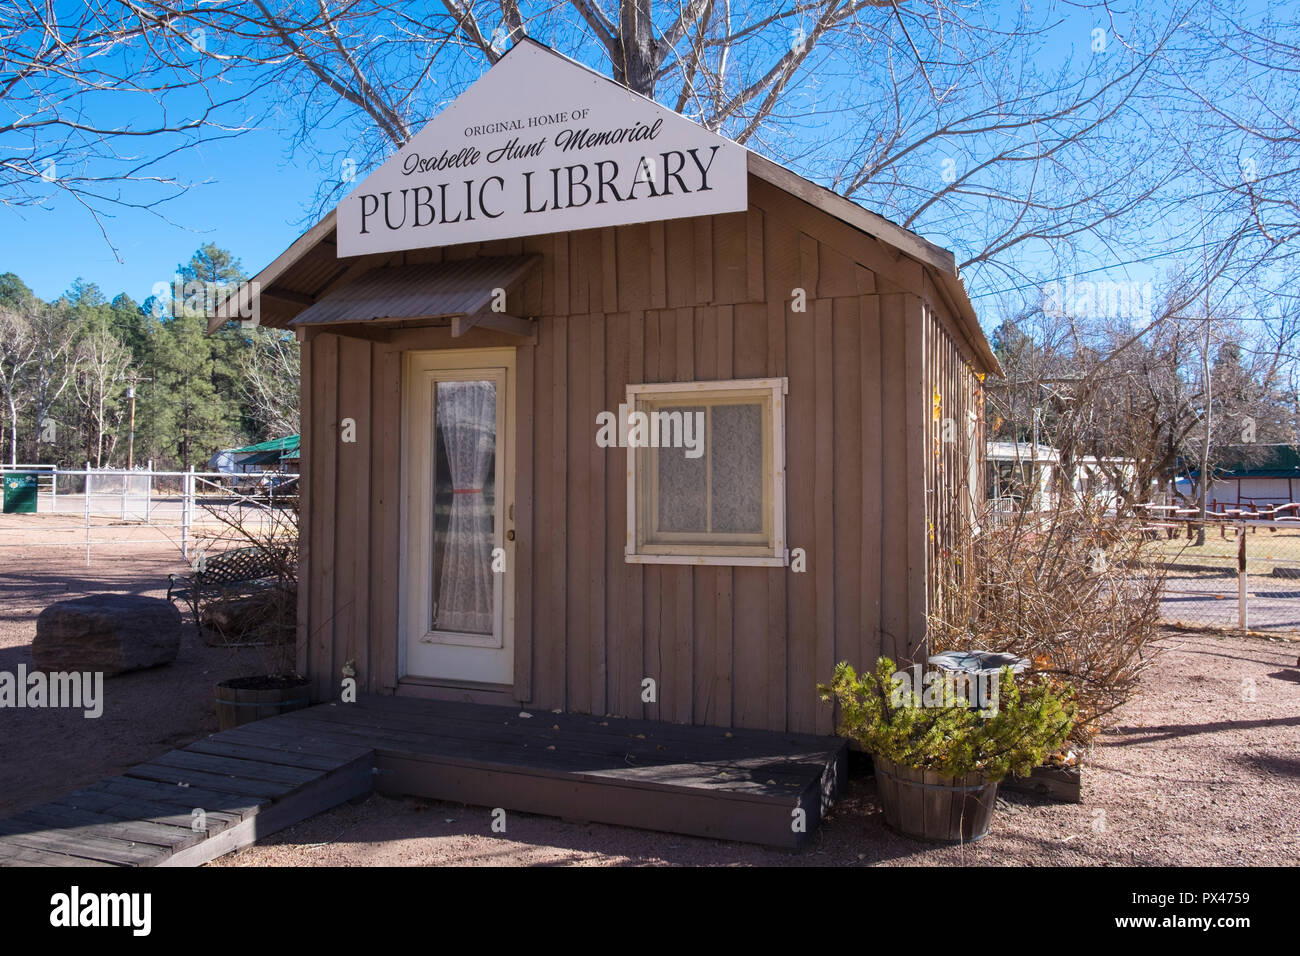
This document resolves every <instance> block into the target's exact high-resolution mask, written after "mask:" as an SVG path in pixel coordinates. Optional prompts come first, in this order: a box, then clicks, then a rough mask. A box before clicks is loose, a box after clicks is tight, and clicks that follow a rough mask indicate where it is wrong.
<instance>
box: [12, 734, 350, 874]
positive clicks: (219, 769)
mask: <svg viewBox="0 0 1300 956" xmlns="http://www.w3.org/2000/svg"><path fill="white" fill-rule="evenodd" d="M278 719H279V718H272V719H271V720H265V721H260V722H258V723H256V724H249V725H247V726H245V727H240V728H238V729H236V730H229V731H226V732H224V733H220V734H214V735H213V736H211V737H209V738H207V739H206V740H201V741H199V742H198V743H194V744H191V745H190V746H188V747H185V748H183V749H181V750H173V751H171V752H170V753H166V754H163V755H162V756H160V757H158V758H156V759H155V760H151V761H150V762H149V763H144V764H140V765H139V766H137V767H132V768H131V769H130V770H128V771H127V772H126V773H124V774H123V775H121V776H119V777H110V778H108V779H107V780H102V781H100V782H99V783H97V784H95V785H94V786H91V787H87V788H85V789H84V790H77V791H75V792H74V793H69V794H67V795H66V796H62V797H60V798H59V799H57V800H55V801H54V802H52V803H46V804H42V805H40V806H36V807H31V808H30V809H27V810H24V811H23V812H22V813H19V814H17V815H16V816H13V817H10V818H8V819H4V820H0V866H196V865H198V864H200V863H206V862H208V861H209V860H213V859H216V858H217V857H219V856H221V855H222V854H224V853H229V852H230V851H231V850H235V849H238V848H239V847H241V846H247V845H248V844H250V843H253V842H254V841H255V840H257V839H259V838H260V837H264V836H266V835H268V834H271V833H274V832H275V831H276V830H280V829H282V828H284V827H287V826H289V825H290V824H293V823H297V822H298V821H299V820H303V819H306V818H307V817H309V816H311V815H313V814H315V813H319V812H320V811H322V810H327V809H329V808H330V807H333V806H336V805H338V804H340V803H342V802H343V801H345V800H349V799H351V798H352V797H355V796H358V795H361V794H365V793H369V792H370V778H371V769H372V760H371V748H369V747H365V746H357V745H353V744H343V743H330V744H321V743H319V742H317V743H308V742H303V743H301V744H299V743H297V742H296V741H293V740H291V739H288V738H286V737H284V736H283V735H279V734H274V733H270V732H269V731H270V730H271V728H270V726H269V725H270V724H272V723H274V721H276V720H278Z"/></svg>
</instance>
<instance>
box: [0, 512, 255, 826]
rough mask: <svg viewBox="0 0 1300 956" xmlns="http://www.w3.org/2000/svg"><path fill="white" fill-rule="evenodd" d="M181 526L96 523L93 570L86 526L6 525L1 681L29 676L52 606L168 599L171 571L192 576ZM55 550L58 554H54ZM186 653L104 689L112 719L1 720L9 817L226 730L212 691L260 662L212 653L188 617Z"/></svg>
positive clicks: (15, 519) (4, 811)
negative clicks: (119, 597) (103, 598)
mask: <svg viewBox="0 0 1300 956" xmlns="http://www.w3.org/2000/svg"><path fill="white" fill-rule="evenodd" d="M174 536H177V530H176V529H175V528H165V529H159V528H149V527H147V526H142V525H123V524H120V523H115V522H111V521H109V520H108V519H99V520H97V521H96V522H95V525H94V527H93V528H92V541H94V542H95V543H94V544H93V545H92V548H91V566H90V567H89V568H87V567H86V552H85V526H84V522H83V519H82V518H81V517H80V516H64V515H39V514H38V515H4V516H3V518H2V519H0V546H3V547H0V561H3V562H4V563H3V566H0V671H8V672H9V673H11V674H12V673H16V671H17V669H18V665H19V664H25V665H27V667H29V668H30V667H31V666H32V654H31V643H32V639H33V638H34V637H35V636H36V616H37V615H38V614H40V612H41V610H42V609H43V608H45V607H46V606H47V605H49V604H53V603H54V602H55V601H62V600H67V599H69V598H74V597H80V596H82V595H85V594H95V593H108V592H113V593H119V594H142V595H147V596H150V597H165V596H166V594H167V575H168V573H169V572H184V571H186V570H187V567H186V564H185V562H184V561H183V560H182V559H181V554H180V549H179V546H178V545H176V544H173V543H171V542H170V540H169V538H170V537H174ZM52 544H57V545H60V546H58V547H51V546H50V545H52ZM182 613H183V615H184V617H185V619H186V624H185V628H184V630H183V631H182V633H181V648H180V652H179V654H178V655H177V658H176V660H175V661H173V662H172V663H171V664H168V665H166V666H165V667H155V668H152V669H150V670H144V671H134V672H132V673H129V674H121V675H119V676H117V677H110V678H108V679H106V680H105V681H104V713H103V715H102V716H100V717H98V718H94V719H87V718H85V717H84V716H83V715H82V711H80V710H54V709H46V710H26V709H21V710H17V709H3V710H0V816H8V815H11V814H13V813H16V812H18V811H19V810H21V809H23V808H24V807H27V806H31V805H33V804H37V803H44V802H46V801H49V800H52V799H54V798H55V797H57V796H59V795H60V794H62V793H66V792H68V791H69V790H75V789H77V788H78V787H82V786H85V785H87V784H90V783H94V782H95V781H96V780H100V779H102V778H104V777H108V776H112V775H113V774H117V773H121V772H122V771H123V770H125V769H127V768H128V767H130V766H133V765H134V764H138V763H143V762H145V761H146V760H149V759H151V758H153V757H156V756H158V755H159V754H162V753H166V752H167V751H168V750H172V749H174V748H176V747H182V746H184V745H185V744H188V743H192V742H194V741H195V740H198V739H200V738H202V737H204V736H206V735H207V734H210V733H214V732H215V731H216V729H217V718H216V712H215V710H214V707H213V702H212V685H213V684H215V683H216V682H217V681H220V680H224V679H225V678H227V677H234V676H237V675H239V674H244V673H251V672H252V670H250V665H252V664H255V658H253V657H252V656H251V652H248V651H244V652H237V651H235V650H231V649H225V648H212V647H208V646H207V645H206V644H204V643H203V642H202V641H201V640H199V638H198V634H197V632H196V630H195V628H194V625H193V623H192V618H191V617H190V615H189V612H188V611H184V612H182Z"/></svg>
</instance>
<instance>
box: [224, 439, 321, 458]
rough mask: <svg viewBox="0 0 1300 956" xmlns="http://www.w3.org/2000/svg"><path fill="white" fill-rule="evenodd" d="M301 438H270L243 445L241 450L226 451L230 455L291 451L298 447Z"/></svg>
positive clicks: (231, 449)
mask: <svg viewBox="0 0 1300 956" xmlns="http://www.w3.org/2000/svg"><path fill="white" fill-rule="evenodd" d="M301 440H302V438H301V436H299V435H286V436H285V437H284V438H272V439H271V440H270V441H263V442H258V443H257V444H256V445H245V446H244V447H243V448H229V449H227V451H229V452H230V454H232V455H243V454H250V455H251V454H256V453H257V452H261V451H276V452H282V451H293V450H294V449H296V448H297V447H298V444H299V443H300V442H301Z"/></svg>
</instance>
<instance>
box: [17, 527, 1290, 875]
mask: <svg viewBox="0 0 1300 956" xmlns="http://www.w3.org/2000/svg"><path fill="white" fill-rule="evenodd" d="M79 527H80V519H79V518H76V517H68V518H64V517H63V516H51V515H35V516H29V515H6V516H4V518H3V521H2V522H0V545H10V547H5V548H3V550H0V556H2V558H3V560H4V567H3V569H0V670H5V671H10V672H13V671H15V670H16V668H17V666H18V664H19V663H26V664H29V665H30V663H31V653H30V645H31V641H32V638H33V637H34V635H35V622H36V615H37V614H38V613H39V612H40V610H41V609H42V608H43V607H45V606H46V605H47V604H49V603H51V602H52V601H56V600H60V599H62V598H66V597H75V596H78V595H81V594H86V593H94V592H97V591H115V592H122V593H132V594H150V595H156V596H162V595H163V594H164V593H165V590H166V580H167V573H168V572H169V571H176V570H184V565H183V563H182V562H181V559H180V554H179V551H178V550H177V549H175V547H174V545H173V546H171V547H170V548H168V547H167V546H162V547H149V546H140V545H134V544H132V545H127V544H120V545H116V546H114V545H112V544H97V545H96V546H95V547H94V549H93V551H92V566H91V567H90V568H89V569H88V568H86V567H85V554H84V551H83V550H81V549H80V548H79V547H78V546H76V545H75V544H74V543H73V542H74V539H76V537H77V534H78V531H77V529H78V528H79ZM147 533H148V532H146V531H142V530H141V529H139V528H135V527H124V526H115V525H112V524H110V523H108V522H104V523H102V524H101V525H100V526H97V527H96V529H95V531H94V538H95V539H96V540H97V541H100V540H103V541H123V542H125V541H127V540H128V539H131V540H134V539H137V538H140V537H142V536H143V535H145V534H147ZM155 533H156V532H155ZM81 534H82V535H83V536H84V529H83V530H82V531H81ZM83 540H84V538H83ZM58 541H66V542H67V544H68V547H64V548H26V547H13V546H12V545H15V544H22V543H23V542H29V543H36V544H47V543H50V542H58ZM1297 653H1300V644H1297V643H1293V642H1287V641H1283V640H1272V639H1264V638H1254V637H1230V636H1215V635H1210V634H1205V633H1199V632H1191V633H1176V632H1170V633H1169V634H1168V635H1167V636H1166V637H1165V639H1164V640H1163V641H1162V642H1161V653H1160V654H1159V656H1158V657H1157V659H1156V661H1155V663H1154V665H1153V666H1152V667H1151V669H1150V670H1149V671H1148V672H1147V675H1146V678H1145V682H1144V690H1143V694H1142V696H1141V697H1140V698H1138V699H1137V700H1135V701H1133V702H1131V703H1130V704H1129V705H1128V706H1127V707H1125V708H1124V709H1123V710H1122V711H1121V712H1120V713H1119V714H1118V716H1117V719H1116V721H1115V722H1114V725H1113V726H1112V727H1111V729H1110V730H1109V732H1108V733H1107V734H1105V735H1104V736H1103V737H1102V739H1101V741H1100V743H1099V745H1098V746H1097V747H1096V748H1095V750H1094V751H1093V753H1092V754H1091V756H1090V765H1089V766H1088V767H1087V769H1086V770H1085V776H1084V802H1083V803H1082V804H1078V805H1071V804H1056V803H1050V802H1046V801H1043V800H1040V799H1038V798H1035V797H1030V796H1022V795H1020V794H1007V795H1006V797H1005V798H1002V799H1000V804H999V806H1000V808H999V811H998V813H997V815H996V816H995V818H994V822H993V829H992V832H991V833H990V834H989V836H988V837H986V838H985V839H984V840H982V841H980V842H979V843H976V844H973V845H969V846H965V847H933V846H928V845H924V844H919V843H915V842H912V841H911V840H907V839H905V838H903V837H899V836H897V835H895V834H893V833H892V832H890V831H889V830H887V829H886V828H885V827H884V825H883V823H882V822H881V819H880V813H879V811H878V809H877V808H876V805H875V787H874V783H873V781H872V779H871V777H870V776H869V775H867V774H866V773H864V772H862V771H861V770H858V771H857V772H856V773H852V774H851V778H850V783H849V788H848V792H847V794H846V795H845V796H844V797H843V798H842V799H841V801H840V802H839V804H838V805H837V806H836V808H835V809H834V811H833V812H832V813H831V814H830V816H829V818H828V819H827V820H826V821H825V823H824V824H823V826H822V827H821V829H820V830H819V831H818V832H817V833H816V834H815V835H814V838H813V840H812V843H811V846H810V847H809V848H808V849H806V850H804V851H802V852H799V853H788V852H783V851H779V850H768V849H764V848H761V847H753V846H747V845H744V844H736V843H723V842H719V841H713V840H704V839H695V838H691V837H682V836H673V835H668V834H661V833H653V832H648V831H641V830H633V829H627V828H621V827H610V826H603V825H598V824H582V823H573V822H566V821H562V820H555V819H551V818H547V817H540V816H534V815H531V814H524V813H510V814H509V815H508V818H507V832H506V833H505V834H493V833H492V831H491V817H490V813H489V810H488V809H487V808H483V807H466V806H463V805H459V804H446V803H439V802H435V801H429V800H418V799H409V798H407V799H394V798H388V797H381V796H371V797H369V798H366V799H365V800H362V801H359V802H357V803H353V804H345V805H343V806H341V807H338V808H335V809H334V810H332V811H330V812H328V813H323V814H320V815H318V816H316V817H314V818H312V819H311V820H307V821H304V822H303V823H301V824H298V825H297V826H295V827H291V828H289V829H287V830H284V831H281V832H280V833H278V834H274V835H272V836H271V837H269V838H268V839H267V840H265V841H264V842H263V843H262V844H260V845H258V846H254V847H249V848H247V849H245V850H242V851H239V852H237V853H234V854H230V855H228V856H226V857H224V858H222V859H221V860H218V861H216V862H215V863H213V864H211V865H215V866H279V865H290V866H365V865H418V866H428V865H471V866H494V865H534V864H540V865H564V864H571V865H646V864H650V865H653V864H669V865H742V866H747V865H772V864H777V865H794V866H807V865H826V864H844V865H854V864H881V865H894V866H918V865H922V866H924V865H952V864H990V863H992V864H1007V865H1022V866H1042V865H1053V864H1097V865H1107V864H1120V863H1123V864H1129V863H1132V864H1139V865H1160V866H1163V865H1172V864H1184V865H1260V864H1291V865H1295V864H1296V863H1297V862H1300V801H1298V800H1296V794H1297V790H1298V786H1297V785H1298V784H1300V756H1297V755H1298V754H1300V670H1297V667H1296V663H1297V661H1296V655H1297ZM250 665H255V661H253V660H250V658H249V657H248V656H245V657H243V658H236V657H235V656H234V654H233V652H231V651H229V650H222V649H215V648H210V647H207V646H206V645H204V644H203V643H202V642H201V641H200V640H198V638H197V635H196V634H195V633H194V632H193V628H192V626H190V625H187V627H186V631H185V634H184V636H183V639H182V645H181V651H180V656H179V657H178V659H177V660H176V661H175V662H174V663H172V664H170V665H168V666H166V667H160V668H155V669H153V670H148V671H138V672H136V673H133V674H125V675H122V676H120V677H114V678H111V679H109V680H107V681H106V682H105V696H106V702H105V713H104V716H103V717H101V718H99V719H97V720H86V719H84V718H83V717H82V716H81V715H80V712H72V711H53V710H40V711H37V710H0V815H8V814H11V813H14V812H17V811H18V810H20V809H22V808H23V807H25V806H29V805H32V804H35V803H41V802H44V801H47V800H50V799H53V798H54V797H56V796H58V795H59V794H61V793H65V792H67V791H69V790H73V789H76V788H77V787H80V786H85V785H87V784H89V783H92V782H94V781H95V780H98V779H101V778H103V777H105V776H109V775H111V774H115V773H120V772H121V771H122V770H124V769H126V768H127V767H129V766H131V765H133V764H136V763H140V762H143V761H145V760H148V759H150V758H152V757H154V756H157V755H158V754H161V753H163V752H165V751H167V750H170V749H172V748H174V747H177V746H183V745H184V744H186V743H189V742H191V741H193V740H196V739H199V738H200V737H203V736H205V735H206V734H208V733H211V732H213V731H215V730H216V720H215V716H214V713H213V708H212V697H211V687H212V684H213V683H215V682H216V681H218V680H221V679H224V678H226V677H229V676H234V675H235V674H238V673H248V672H250Z"/></svg>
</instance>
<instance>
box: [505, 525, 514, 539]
mask: <svg viewBox="0 0 1300 956" xmlns="http://www.w3.org/2000/svg"><path fill="white" fill-rule="evenodd" d="M506 540H507V541H513V540H515V529H514V528H511V529H510V530H509V531H507V532H506Z"/></svg>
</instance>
